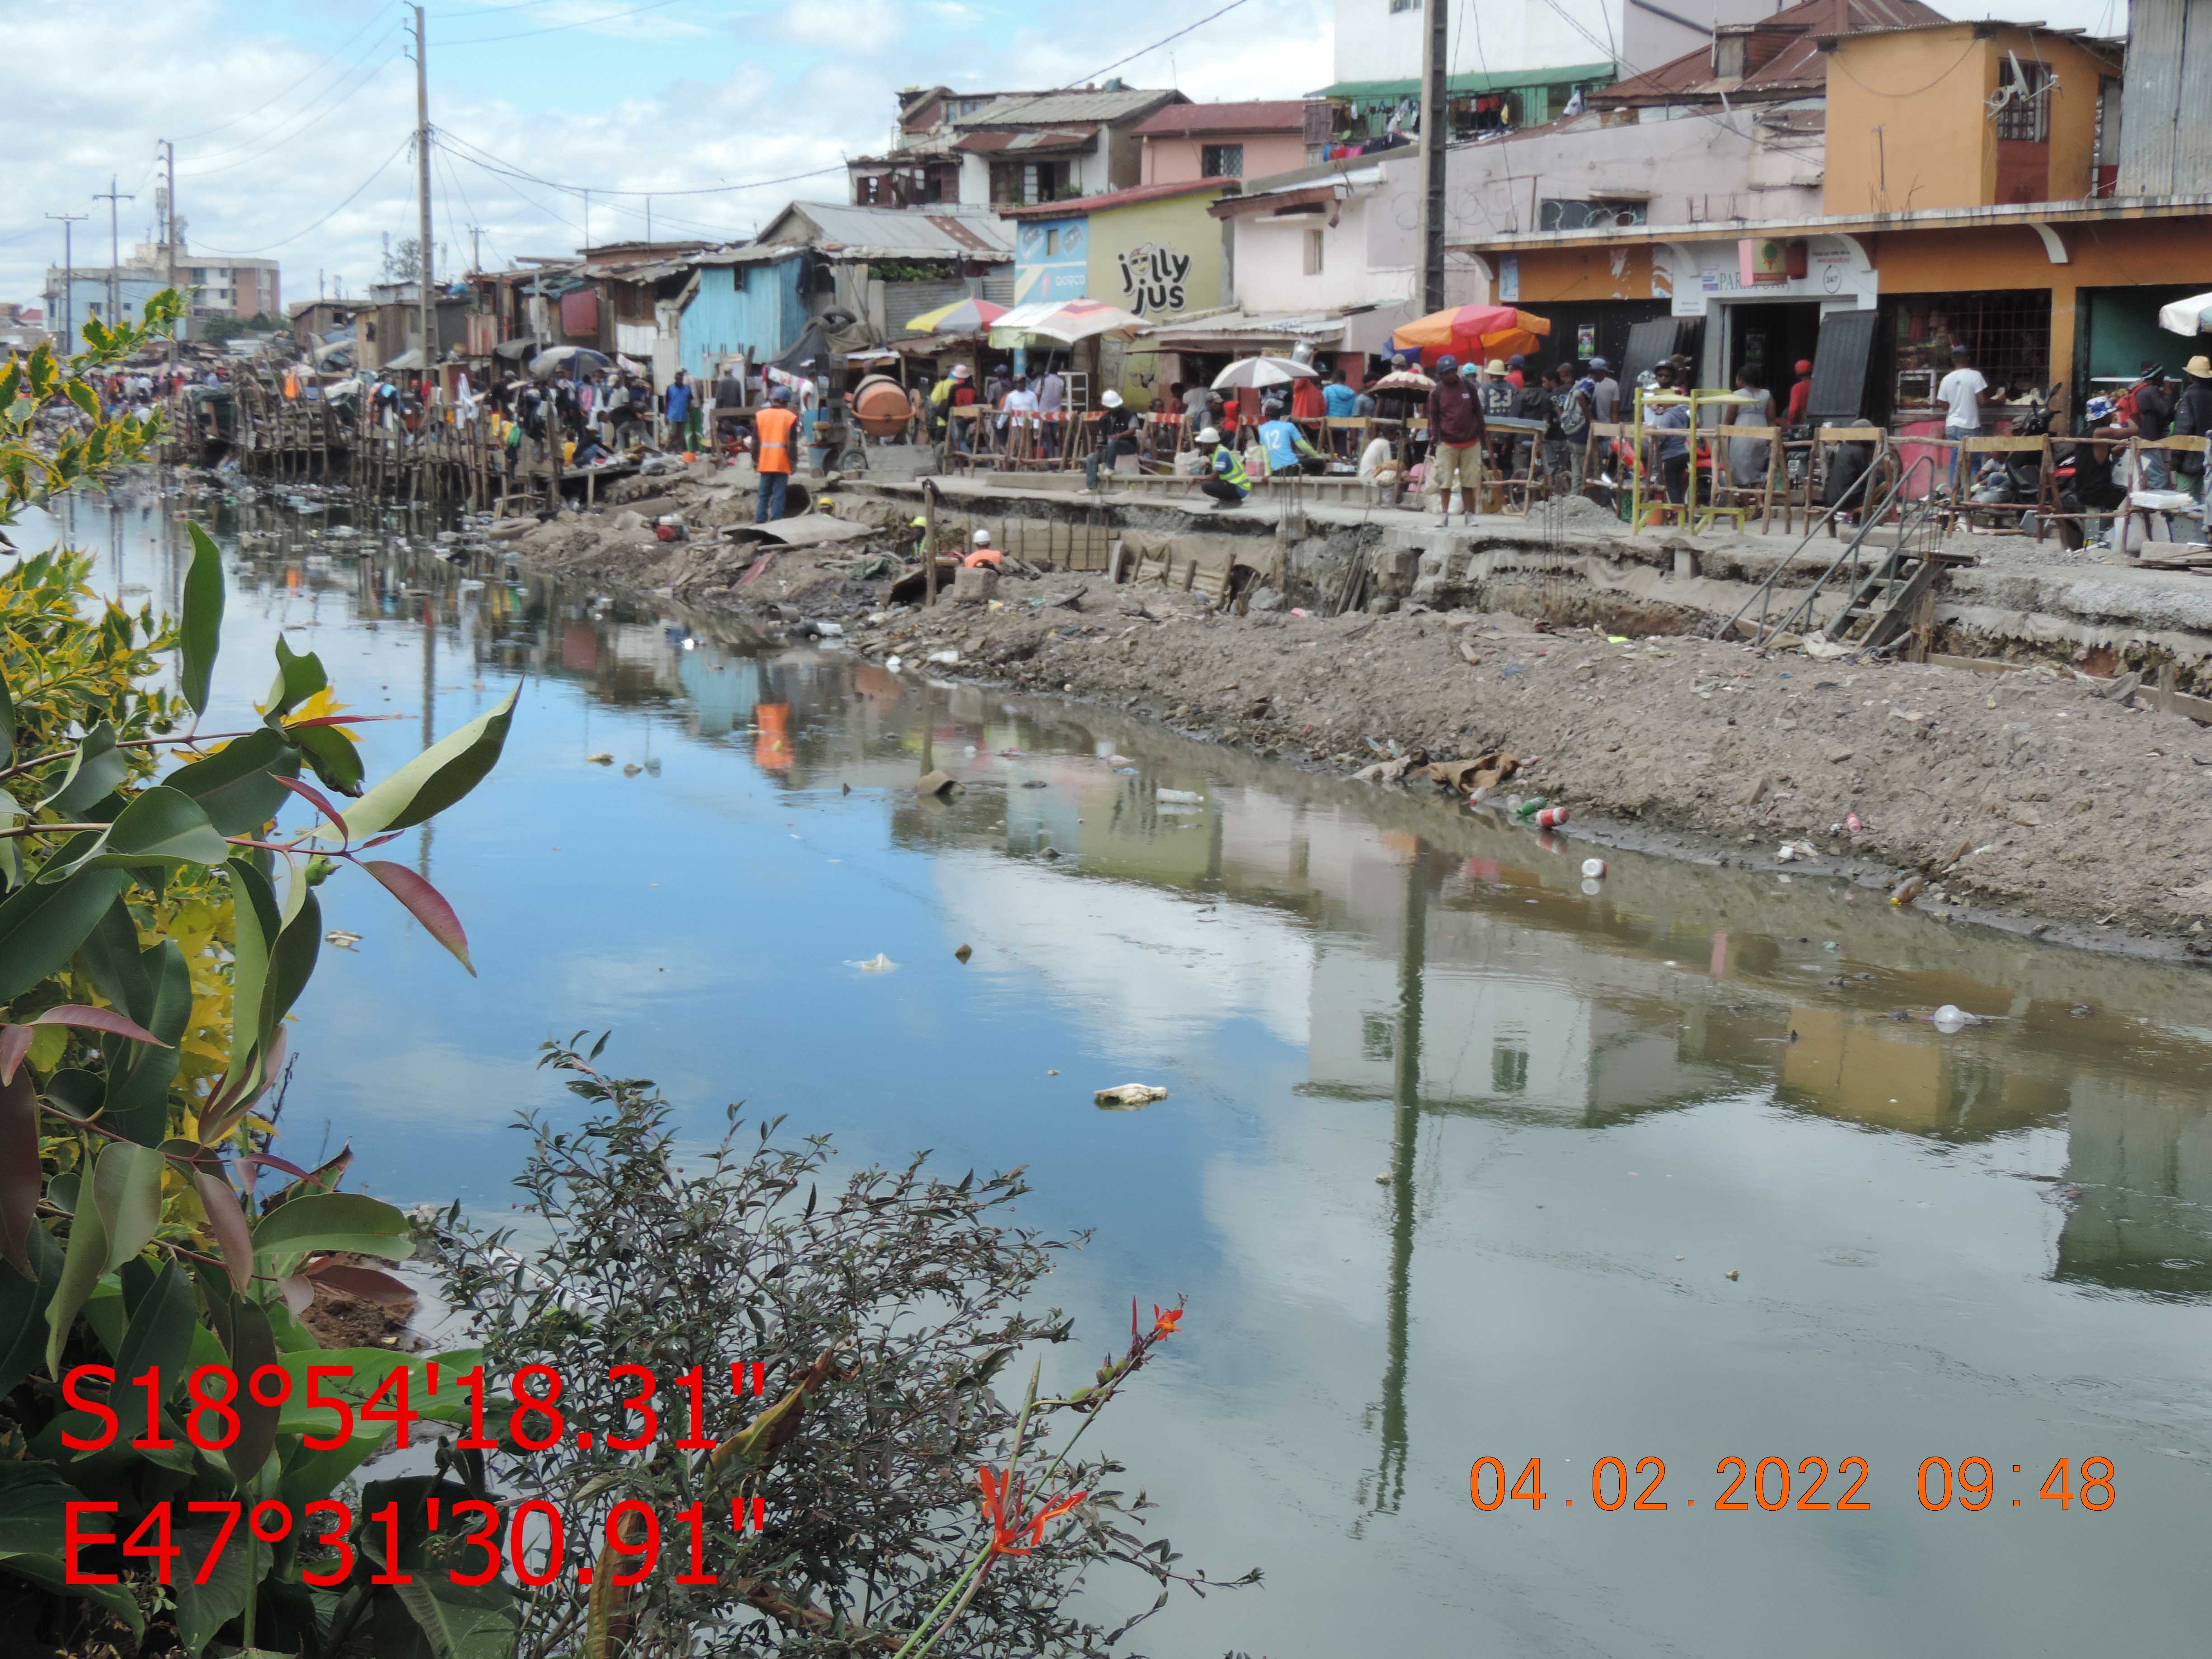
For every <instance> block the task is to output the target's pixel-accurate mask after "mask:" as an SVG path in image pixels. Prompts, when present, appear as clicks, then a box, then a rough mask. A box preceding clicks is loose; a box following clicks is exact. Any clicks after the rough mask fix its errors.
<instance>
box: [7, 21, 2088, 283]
mask: <svg viewBox="0 0 2212 1659" xmlns="http://www.w3.org/2000/svg"><path fill="white" fill-rule="evenodd" d="M1220 3H1221V0H1199V3H1195V4H1189V5H1177V4H1172V3H1168V0H1117V3H1115V4H1113V5H1111V6H1103V5H1091V4H1066V3H1059V4H1054V3H1045V4H1013V3H1006V0H842V3H838V4H836V5H829V4H820V3H817V4H812V5H805V4H790V3H785V4H769V3H763V0H482V3H479V0H435V3H433V4H431V5H429V6H428V24H429V40H430V49H429V63H430V71H431V74H430V96H431V120H432V122H433V124H434V125H435V126H436V127H438V128H439V129H440V131H441V139H440V142H439V143H438V144H437V145H436V146H435V147H434V148H435V150H436V152H437V153H436V155H435V163H434V167H433V178H432V184H433V197H434V199H435V240H437V241H438V242H439V243H441V245H442V248H443V251H442V252H441V256H440V260H439V266H438V268H439V270H441V271H447V270H457V269H459V268H461V267H463V266H465V264H467V263H468V259H469V253H470V246H471V226H476V227H479V228H480V234H481V237H482V252H483V260H484V263H485V264H488V265H489V264H503V263H506V262H507V261H509V260H512V259H513V258H515V257H516V256H517V255H520V254H531V253H559V252H568V251H569V250H571V249H573V248H574V247H575V246H577V245H578V244H579V243H580V241H581V240H582V238H583V234H584V230H585V219H584V214H585V208H584V202H583V200H582V198H581V197H580V194H578V193H577V190H576V189H574V188H572V189H562V188H558V186H562V185H566V186H573V187H586V186H588V187H591V188H592V189H594V190H595V191H600V192H602V193H600V194H598V195H595V196H594V197H593V198H592V204H591V224H590V229H591V235H592V240H593V241H594V242H604V241H611V240H620V239H625V238H635V237H637V236H640V235H641V234H643V233H644V231H645V228H646V217H645V215H646V203H645V201H644V199H643V197H641V196H639V195H635V194H631V195H619V194H614V193H611V192H615V191H654V192H659V194H656V196H655V197H654V199H653V203H652V228H653V232H654V234H656V235H659V236H664V237H665V236H668V235H682V236H701V237H714V238H726V237H731V236H736V235H743V234H747V233H749V232H750V230H751V229H752V228H754V227H755V226H756V225H757V223H758V222H760V220H761V219H762V218H763V217H764V216H766V215H768V214H769V213H772V212H774V211H775V210H776V209H778V208H780V207H781V206H782V205H783V204H784V203H786V202H787V201H791V200H793V199H805V198H806V197H810V196H812V197H828V198H830V199H836V198H838V197H840V196H841V194H842V191H843V188H844V183H843V179H842V177H840V176H839V173H840V168H839V163H840V161H841V160H842V157H843V156H845V155H853V154H860V153H864V152H866V151H867V150H870V149H878V148H880V147H882V145H883V144H884V143H885V141H886V139H887V137H888V134H889V132H890V122H891V117H892V112H893V108H894V103H893V100H894V95H895V94H896V91H897V90H898V88H901V87H903V86H908V85H914V84H917V83H919V84H930V83H935V82H943V83H945V84H946V85H951V86H957V87H963V88H983V89H988V88H1036V87H1050V86H1058V85H1062V84H1066V83H1069V82H1076V81H1079V80H1081V79H1083V78H1085V76H1089V75H1091V74H1092V73H1093V72H1095V71H1097V70H1101V69H1103V68H1104V67H1105V66H1107V65H1109V64H1114V63H1115V60H1117V59H1120V58H1123V57H1125V56H1127V54H1129V53H1131V52H1134V51H1137V50H1138V49H1139V48H1141V47H1144V46H1148V45H1150V44H1151V43H1152V42H1155V41H1158V40H1162V39H1163V38H1164V37H1165V36H1167V35H1169V34H1170V33H1174V32H1175V31H1176V30H1179V29H1182V28H1184V27H1188V26H1189V25H1191V24H1194V23H1197V22H1199V21H1200V19H1202V18H1205V17H1206V15H1208V14H1209V13H1211V12H1212V11H1214V10H1216V9H1218V5H1219V4H1220ZM1461 3H1474V0H1461ZM1958 9H1960V10H1961V11H1962V12H1963V11H1966V10H1968V9H1969V8H1964V7H1961V8H1958ZM1990 9H1992V10H1993V11H1994V12H1995V13H1996V15H2013V16H2016V17H2021V18H2033V19H2037V20H2039V21H2049V22H2051V23H2052V24H2054V25H2057V26H2062V27H2063V26H2069V25H2070V26H2075V27H2083V26H2086V27H2098V26H2100V25H2102V26H2104V27H2120V26H2121V24H2122V23H2123V22H2124V6H2123V5H2122V3H2121V0H2057V3H2053V4H2042V3H2037V0H2007V3H2003V4H1999V5H1996V6H1995V7H1993V8H1990ZM4 13H5V15H7V20H8V34H9V46H10V48H11V52H12V54H13V56H14V58H15V61H16V62H17V63H19V64H37V65H41V66H46V65H58V64H70V65H72V66H74V67H73V68H72V69H71V70H70V71H69V72H66V73H64V72H59V71H56V70H50V69H45V68H42V69H41V70H40V71H38V78H37V80H36V81H35V82H33V83H32V87H31V88H30V90H29V95H24V94H19V95H18V96H17V97H16V98H15V99H14V100H10V105H9V108H8V109H7V111H6V112H4V114H0V123H6V124H7V125H12V126H13V128H14V129H15V131H12V132H10V133H8V134H7V137H8V139H9V142H8V143H6V153H7V154H8V155H10V157H11V158H13V161H12V165H11V166H10V167H8V168H7V169H5V170H4V172H0V299H22V300H32V299H35V297H36V295H37V293H38V290H39V289H40V285H41V281H42V276H43V272H44V270H45V268H46V265H47V264H50V263H52V264H58V263H59V262H60V258H61V240H62V239H61V234H60V227H59V226H58V224H53V223H51V222H47V221H46V219H45V218H44V217H43V216H44V215H46V214H47V213H49V212H70V213H89V214H91V215H92V216H93V217H92V218H91V219H89V220H88V221H87V222H84V223H83V224H81V225H79V226H78V227H77V228H76V234H77V237H78V239H79V240H78V241H77V244H76V252H77V258H78V260H79V263H81V264H85V263H94V262H101V263H104V262H105V259H106V251H107V243H108V222H107V220H108V210H107V204H106V203H104V202H97V201H94V199H93V197H94V192H95V191H104V190H106V188H107V187H108V179H109V178H110V176H111V174H112V176H113V177H114V178H115V179H117V181H118V183H117V186H116V187H117V188H118V189H119V190H121V191H125V192H127V193H129V194H130V195H131V196H132V197H133V198H134V199H132V200H131V201H128V202H124V203H121V204H118V218H119V225H120V234H121V241H122V243H123V245H124V246H125V248H126V249H127V248H128V246H130V244H131V243H132V242H133V241H136V240H141V239H143V238H144V237H145V236H147V234H149V228H150V227H151V225H152V224H153V222H154V215H155V180H156V163H155V154H156V148H157V141H159V140H161V139H163V138H168V139H173V140H174V141H175V142H176V145H177V173H178V191H177V194H178V201H179V211H180V212H181V214H182V216H183V217H184V220H185V227H186V230H185V234H186V238H187V240H188V241H189V243H190V244H191V246H193V247H194V248H195V249H202V250H206V251H209V252H228V253H234V254H259V255H264V256H266V257H273V258H279V259H281V260H283V293H284V296H285V298H286V299H287V300H288V301H297V300H300V299H302V298H307V297H311V296H313V295H314V294H315V293H316V292H317V281H318V276H319V274H320V276H321V277H322V279H323V281H324V282H325V283H327V284H329V285H330V286H331V291H332V292H335V291H337V290H336V283H337V281H338V280H340V279H343V282H344V283H346V285H347V288H348V290H349V291H350V292H356V293H357V292H359V291H360V289H362V286H363V285H365V284H366V283H369V282H371V281H374V279H375V278H376V276H377V275H378V271H379V262H380V250H381V247H382V242H383V238H384V236H385V235H386V234H387V233H388V234H390V236H391V237H392V240H395V241H396V240H398V239H400V238H402V237H404V236H410V235H412V234H414V229H415V223H416V211H415V169H414V167H413V165H412V158H411V155H410V152H409V149H408V139H409V135H410V132H411V131H412V129H413V125H414V121H415V84H414V68H413V64H412V63H411V61H410V60H409V59H408V58H406V57H404V55H403V48H404V44H405V39H406V36H407V34H408V33H409V32H410V28H409V20H410V18H411V12H410V9H409V8H407V7H406V6H404V5H401V4H398V3H395V0H319V3H310V4H299V3H290V4H287V3H279V0H159V3H155V0H108V3H103V4H102V5H101V6H100V7H99V8H97V9H96V12H95V10H94V9H91V8H86V7H78V6H60V7H55V6H40V7H36V8H33V7H28V6H23V5H9V6H7V7H6V8H5V9H4ZM2076 14H2078V15H2076ZM95 15H96V17H97V24H96V25H95V24H94V21H93V19H94V16H95ZM1331 18H1332V6H1331V3H1330V0H1244V3H1243V4H1241V5H1239V6H1238V7H1237V9H1235V10H1233V11H1231V12H1230V13H1229V14H1228V15H1225V16H1223V17H1221V18H1220V19H1219V20H1218V21H1213V22H1209V23H1205V24H1203V25H1202V26H1201V27H1198V28H1196V29H1194V31H1193V32H1192V33H1188V34H1184V35H1182V37H1181V38H1180V39H1178V40H1175V41H1173V42H1172V43H1171V44H1170V45H1168V46H1164V47H1161V48H1160V49H1158V50H1156V51H1152V52H1146V54H1145V55H1144V56H1142V57H1139V58H1136V59H1135V60H1134V61H1133V62H1131V63H1128V64H1123V65H1121V67H1120V68H1118V69H1116V70H1114V71H1113V72H1114V73H1115V74H1118V75H1120V76H1123V77H1124V78H1126V79H1127V81H1129V82H1130V83H1131V84H1133V85H1138V86H1174V87H1179V88H1181V89H1182V90H1183V91H1184V92H1186V93H1188V94H1189V95H1191V96H1192V97H1194V98H1200V99H1218V98H1237V97H1285V96H1294V95H1296V94H1299V93H1301V92H1304V91H1308V90H1310V89H1311V88H1315V87H1317V86H1320V85H1322V84H1324V83H1325V82H1327V81H1328V78H1329V55H1330V41H1331V34H1330V25H1331ZM95 28H96V33H95ZM501 167H506V168H507V169H508V170H510V171H512V172H520V173H527V174H532V175H534V180H532V181H525V180H522V179H515V178H512V177H508V176H503V175H502V173H501V171H500V169H501ZM823 168H826V169H828V170H827V171H824V172H823V173H820V174H819V176H817V177H811V178H793V177H791V175H796V174H805V173H811V172H812V171H813V170H815V169H823ZM541 181H542V182H541ZM757 181H776V182H757ZM726 185H750V187H749V188H746V189H743V190H727V191H716V192H715V193H708V194H690V195H678V194H677V193H676V192H678V191H702V190H706V189H708V187H716V186H726Z"/></svg>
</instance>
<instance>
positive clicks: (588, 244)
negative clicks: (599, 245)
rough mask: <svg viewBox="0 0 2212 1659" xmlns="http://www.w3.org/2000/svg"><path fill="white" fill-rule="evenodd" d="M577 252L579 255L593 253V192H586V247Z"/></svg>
mask: <svg viewBox="0 0 2212 1659" xmlns="http://www.w3.org/2000/svg"><path fill="white" fill-rule="evenodd" d="M576 251H577V252H579V253H589V252H591V251H592V192H591V191H588V190H587V191H585V192H584V246H582V247H580V248H579V249H577V250H576Z"/></svg>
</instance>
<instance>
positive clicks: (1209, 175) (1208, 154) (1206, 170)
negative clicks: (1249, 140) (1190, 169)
mask: <svg viewBox="0 0 2212 1659" xmlns="http://www.w3.org/2000/svg"><path fill="white" fill-rule="evenodd" d="M1198 171H1199V176H1200V178H1205V179H1242V178H1243V176H1244V146H1243V145H1242V144H1204V145H1201V146H1200V148H1199V152H1198Z"/></svg>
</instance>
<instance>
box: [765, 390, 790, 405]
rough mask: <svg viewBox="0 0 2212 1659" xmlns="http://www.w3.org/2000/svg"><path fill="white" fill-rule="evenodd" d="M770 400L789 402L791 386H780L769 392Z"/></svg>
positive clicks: (772, 401)
mask: <svg viewBox="0 0 2212 1659" xmlns="http://www.w3.org/2000/svg"><path fill="white" fill-rule="evenodd" d="M768 400H769V402H770V403H772V404H787V403H789V402H790V401H791V388H790V387H789V386H778V387H776V389H775V391H773V392H769V394H768Z"/></svg>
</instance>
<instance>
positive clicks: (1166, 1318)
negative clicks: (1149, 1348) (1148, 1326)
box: [1152, 1302, 1182, 1341]
mask: <svg viewBox="0 0 2212 1659" xmlns="http://www.w3.org/2000/svg"><path fill="white" fill-rule="evenodd" d="M1181 1323H1182V1308H1180V1307H1174V1308H1170V1309H1168V1310H1166V1311H1165V1312H1164V1313H1163V1312H1162V1311H1161V1310H1160V1304H1158V1303H1157V1302H1155V1303H1154V1304H1152V1338H1153V1340H1155V1341H1158V1340H1162V1339H1164V1338H1166V1337H1170V1336H1173V1335H1174V1334H1175V1333H1176V1326H1177V1325H1179V1324H1181Z"/></svg>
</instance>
